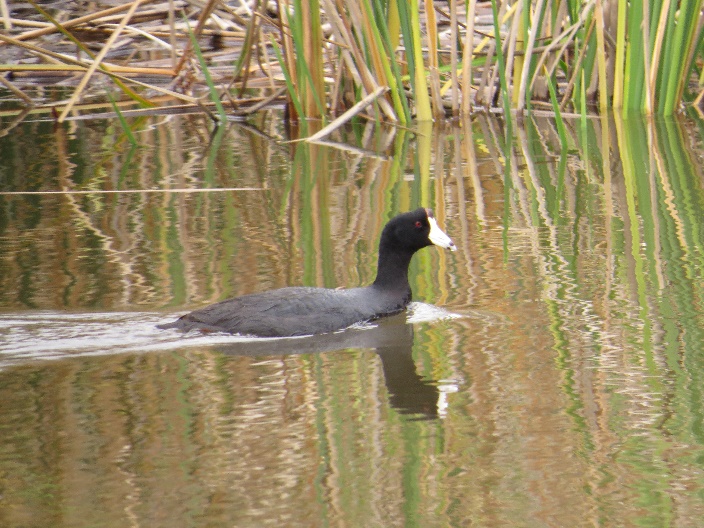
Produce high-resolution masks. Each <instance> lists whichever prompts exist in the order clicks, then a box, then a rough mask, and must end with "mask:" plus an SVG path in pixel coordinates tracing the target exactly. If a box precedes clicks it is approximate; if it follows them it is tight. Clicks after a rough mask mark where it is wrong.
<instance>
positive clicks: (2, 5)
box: [0, 0, 12, 31]
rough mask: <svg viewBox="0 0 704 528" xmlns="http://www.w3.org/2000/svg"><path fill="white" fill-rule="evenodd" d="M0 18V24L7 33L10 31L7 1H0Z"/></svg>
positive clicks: (10, 24) (10, 22) (10, 23)
mask: <svg viewBox="0 0 704 528" xmlns="http://www.w3.org/2000/svg"><path fill="white" fill-rule="evenodd" d="M0 16H2V23H3V25H4V26H5V29H6V30H7V31H10V30H11V29H12V19H11V18H10V10H9V9H8V8H7V1H6V0H0Z"/></svg>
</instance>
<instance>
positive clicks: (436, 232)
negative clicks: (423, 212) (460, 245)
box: [428, 216, 457, 251]
mask: <svg viewBox="0 0 704 528" xmlns="http://www.w3.org/2000/svg"><path fill="white" fill-rule="evenodd" d="M428 222H430V233H428V240H430V241H431V242H432V243H433V244H435V245H436V246H440V247H441V248H445V249H449V250H450V251H455V250H456V249H457V246H455V243H454V242H453V241H452V239H451V238H450V237H449V236H447V235H446V234H445V233H444V231H443V230H442V229H440V227H438V223H437V222H436V221H435V218H433V217H432V216H431V217H429V218H428Z"/></svg>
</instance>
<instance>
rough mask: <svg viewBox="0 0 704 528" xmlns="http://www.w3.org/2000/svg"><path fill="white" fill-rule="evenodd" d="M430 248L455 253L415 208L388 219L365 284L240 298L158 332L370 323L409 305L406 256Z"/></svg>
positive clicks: (297, 331)
mask: <svg viewBox="0 0 704 528" xmlns="http://www.w3.org/2000/svg"><path fill="white" fill-rule="evenodd" d="M431 244H435V245H436V246H440V247H442V248H447V249H450V250H452V251H454V250H456V249H457V248H456V246H455V244H454V243H453V242H452V240H451V239H450V237H448V236H447V235H446V234H445V233H444V232H443V231H442V230H441V229H440V228H439V227H438V224H437V222H436V220H435V218H434V217H433V212H432V211H431V210H430V209H425V208H420V209H416V210H415V211H411V212H409V213H404V214H400V215H398V216H396V217H394V218H392V219H391V220H390V221H389V223H388V224H386V226H385V227H384V230H383V231H382V233H381V240H380V241H379V263H378V268H377V275H376V280H374V282H373V283H372V284H370V285H369V286H366V287H363V288H352V289H348V290H333V289H328V288H309V287H290V288H281V289H279V290H271V291H268V292H264V293H254V294H251V295H243V296H242V297H235V298H234V299H228V300H226V301H222V302H219V303H216V304H211V305H210V306H206V307H204V308H200V309H199V310H195V311H193V312H191V313H189V314H186V315H184V316H183V317H181V318H180V319H178V320H176V321H174V322H173V323H168V324H164V325H159V327H158V328H164V329H165V328H177V329H179V330H183V331H185V332H187V331H189V330H201V331H205V332H229V333H231V334H241V335H251V336H258V337H292V336H302V335H312V334H324V333H326V332H333V331H335V330H340V329H342V328H346V327H348V326H350V325H353V324H355V323H361V322H367V321H373V320H374V319H378V318H380V317H384V316H387V315H392V314H395V313H399V312H401V311H402V310H404V309H405V308H406V306H407V305H408V303H409V302H410V301H411V287H410V285H409V284H408V265H409V264H410V262H411V257H412V256H413V254H414V253H415V252H416V251H418V250H419V249H421V248H424V247H426V246H430V245H431Z"/></svg>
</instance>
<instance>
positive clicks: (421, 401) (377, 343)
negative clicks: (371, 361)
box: [217, 314, 448, 418]
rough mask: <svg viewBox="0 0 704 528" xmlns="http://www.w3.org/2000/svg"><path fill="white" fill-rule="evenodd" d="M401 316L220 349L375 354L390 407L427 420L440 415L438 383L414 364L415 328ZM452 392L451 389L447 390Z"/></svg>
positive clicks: (247, 352) (239, 352)
mask: <svg viewBox="0 0 704 528" xmlns="http://www.w3.org/2000/svg"><path fill="white" fill-rule="evenodd" d="M405 319H406V315H405V314H401V315H397V316H393V317H388V318H385V319H381V320H379V321H378V322H376V323H375V324H373V325H368V326H366V327H364V328H360V329H354V328H353V329H349V330H346V331H343V332H336V333H333V334H322V335H317V336H310V337H306V338H301V339H275V340H253V341H239V342H235V343H230V344H227V345H220V346H218V347H217V349H218V350H220V351H221V352H224V353H225V354H228V355H244V356H285V355H289V354H311V353H315V354H317V353H321V352H330V351H334V350H344V349H352V348H361V349H371V350H374V351H375V352H376V353H377V355H378V356H379V358H380V359H381V365H382V369H383V373H384V382H385V384H386V389H387V390H388V392H389V398H390V403H391V405H392V406H393V407H395V408H396V409H397V410H398V411H399V412H401V413H404V414H418V415H421V416H424V417H427V418H432V417H436V416H437V415H438V404H439V403H440V401H439V395H440V391H439V390H438V387H437V381H434V380H427V379H423V378H422V377H421V376H419V375H418V374H417V372H416V365H415V363H414V362H413V326H412V325H411V324H407V323H406V322H405ZM446 390H448V389H446Z"/></svg>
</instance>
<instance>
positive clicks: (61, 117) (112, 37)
mask: <svg viewBox="0 0 704 528" xmlns="http://www.w3.org/2000/svg"><path fill="white" fill-rule="evenodd" d="M145 1H147V0H135V1H134V2H132V4H131V6H130V9H129V10H128V11H127V13H126V14H125V16H124V18H123V19H122V21H121V22H120V24H119V25H118V27H117V28H115V31H113V33H112V35H110V37H109V38H108V40H107V41H106V42H105V44H104V45H103V47H102V49H101V50H100V52H99V53H98V55H97V56H96V57H95V59H94V60H93V63H92V64H91V65H90V67H89V68H88V70H86V72H85V74H84V75H83V78H82V79H81V81H80V82H79V83H78V86H77V87H76V89H75V90H74V92H73V95H72V96H71V99H70V100H69V101H68V103H67V104H66V106H65V107H64V109H63V112H61V115H59V118H58V122H59V123H63V121H64V119H66V116H67V115H68V113H69V112H70V111H71V108H73V105H74V104H75V103H76V101H78V99H79V98H80V97H81V94H82V93H83V90H84V88H85V87H86V86H87V84H88V82H89V81H90V79H91V77H92V76H93V74H94V73H95V71H96V70H97V69H98V68H99V67H100V63H101V61H102V60H103V58H104V57H105V55H107V53H108V51H110V48H111V47H112V45H113V43H114V42H115V40H117V37H119V36H120V33H121V32H122V30H123V29H124V28H125V26H127V24H128V23H129V21H130V19H131V18H132V15H133V14H134V13H135V11H137V8H138V7H139V6H140V5H141V4H142V3H143V2H145Z"/></svg>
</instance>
